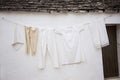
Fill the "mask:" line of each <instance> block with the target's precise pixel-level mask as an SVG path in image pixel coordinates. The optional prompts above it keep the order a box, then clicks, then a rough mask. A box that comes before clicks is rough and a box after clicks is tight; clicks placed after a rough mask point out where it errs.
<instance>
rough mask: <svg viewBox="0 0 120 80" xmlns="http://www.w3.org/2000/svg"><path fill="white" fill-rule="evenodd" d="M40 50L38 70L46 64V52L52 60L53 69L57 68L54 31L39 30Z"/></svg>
mask: <svg viewBox="0 0 120 80" xmlns="http://www.w3.org/2000/svg"><path fill="white" fill-rule="evenodd" d="M39 38H40V48H41V59H40V60H41V61H40V63H39V64H40V65H39V68H40V69H43V68H44V67H45V63H46V55H47V52H48V53H49V54H50V57H51V59H52V63H53V67H55V68H58V67H59V62H58V54H57V50H56V41H55V32H54V29H48V28H47V29H40V35H39Z"/></svg>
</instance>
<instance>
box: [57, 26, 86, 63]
mask: <svg viewBox="0 0 120 80" xmlns="http://www.w3.org/2000/svg"><path fill="white" fill-rule="evenodd" d="M55 32H56V34H57V35H58V36H59V38H56V41H57V43H56V44H57V49H58V51H59V55H60V57H61V58H60V59H61V60H60V62H61V64H73V63H79V62H83V61H85V57H84V52H83V50H82V45H81V33H82V32H84V27H83V26H82V27H81V26H80V27H76V26H73V27H64V28H57V29H56V31H55Z"/></svg>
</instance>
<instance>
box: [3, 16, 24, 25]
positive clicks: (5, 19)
mask: <svg viewBox="0 0 120 80" xmlns="http://www.w3.org/2000/svg"><path fill="white" fill-rule="evenodd" d="M1 20H4V21H7V22H11V23H13V24H16V25H21V26H23V27H24V26H25V25H24V24H20V23H18V22H15V21H12V20H9V19H7V18H5V17H1Z"/></svg>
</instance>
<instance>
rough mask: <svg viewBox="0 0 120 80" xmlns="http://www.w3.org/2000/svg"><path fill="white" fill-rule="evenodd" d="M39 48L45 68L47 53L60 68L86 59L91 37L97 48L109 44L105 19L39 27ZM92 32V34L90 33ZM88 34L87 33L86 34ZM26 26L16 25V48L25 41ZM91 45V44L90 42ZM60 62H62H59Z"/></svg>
mask: <svg viewBox="0 0 120 80" xmlns="http://www.w3.org/2000/svg"><path fill="white" fill-rule="evenodd" d="M39 31H40V32H39V35H38V37H39V39H38V47H37V48H38V49H37V50H40V53H38V52H39V51H38V52H37V53H38V54H40V55H39V68H40V69H43V68H44V67H45V63H46V55H47V53H49V54H50V57H51V59H52V62H53V66H54V67H56V68H58V67H59V65H60V64H73V63H80V62H84V61H85V55H84V54H85V52H86V51H85V50H88V49H87V48H86V47H85V46H84V43H85V41H86V40H87V37H88V38H91V39H92V41H93V45H94V46H95V48H99V49H101V47H104V46H107V45H108V44H109V40H108V36H107V31H106V27H105V23H104V19H99V20H96V21H94V22H91V23H88V24H84V25H82V26H72V27H59V28H51V27H44V28H42V27H41V28H40V29H39ZM88 33H90V34H88ZM86 34H87V35H86ZM24 36H25V33H24V27H22V26H18V25H17V26H15V33H14V41H13V46H14V48H16V49H18V48H20V46H19V45H21V44H22V45H23V43H24V40H23V39H24V38H22V37H24ZM88 45H89V44H88ZM59 62H60V64H59Z"/></svg>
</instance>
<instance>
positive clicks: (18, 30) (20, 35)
mask: <svg viewBox="0 0 120 80" xmlns="http://www.w3.org/2000/svg"><path fill="white" fill-rule="evenodd" d="M24 35H25V32H24V27H23V26H22V25H18V24H15V25H14V34H13V41H12V46H13V48H14V49H15V50H18V49H20V48H21V47H22V46H23V44H24Z"/></svg>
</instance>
